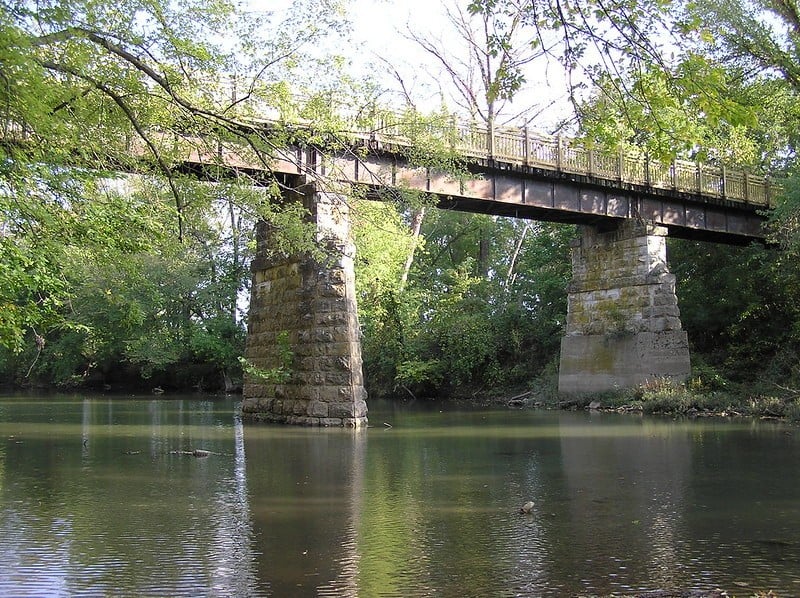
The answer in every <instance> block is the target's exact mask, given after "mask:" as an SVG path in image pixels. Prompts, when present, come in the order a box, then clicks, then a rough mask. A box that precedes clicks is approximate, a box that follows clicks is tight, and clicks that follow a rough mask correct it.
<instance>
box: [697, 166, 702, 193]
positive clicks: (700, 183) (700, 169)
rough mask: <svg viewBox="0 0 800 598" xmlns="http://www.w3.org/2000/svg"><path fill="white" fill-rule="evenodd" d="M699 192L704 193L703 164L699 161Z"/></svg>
mask: <svg viewBox="0 0 800 598" xmlns="http://www.w3.org/2000/svg"><path fill="white" fill-rule="evenodd" d="M697 194H698V195H702V194H703V165H702V164H701V163H700V162H698V163H697Z"/></svg>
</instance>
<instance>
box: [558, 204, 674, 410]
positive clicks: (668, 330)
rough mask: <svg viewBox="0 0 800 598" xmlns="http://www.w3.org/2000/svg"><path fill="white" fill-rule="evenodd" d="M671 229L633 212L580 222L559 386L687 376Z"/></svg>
mask: <svg viewBox="0 0 800 598" xmlns="http://www.w3.org/2000/svg"><path fill="white" fill-rule="evenodd" d="M666 235H667V230H666V228H664V227H660V226H655V225H653V224H649V223H643V222H641V221H638V220H635V219H628V220H622V221H619V223H618V224H617V225H616V226H615V227H613V228H612V229H610V230H609V229H608V228H606V229H605V230H602V229H598V228H597V227H594V226H582V227H581V238H580V239H579V240H578V241H576V242H575V243H574V245H573V248H572V276H573V279H572V283H571V285H570V287H569V289H568V293H569V296H568V304H567V305H568V307H567V327H566V336H565V337H564V338H563V339H562V341H561V365H560V368H559V380H558V390H559V392H561V393H567V394H570V393H572V394H575V393H589V392H600V391H606V390H615V389H620V388H631V387H634V386H636V385H638V384H641V383H643V382H646V381H648V380H653V379H656V378H671V379H675V380H684V379H686V378H687V377H688V376H689V344H688V340H687V335H686V332H685V331H684V330H682V328H681V320H680V311H679V309H678V299H677V297H676V295H675V276H674V275H673V274H670V272H669V269H668V267H667V249H666Z"/></svg>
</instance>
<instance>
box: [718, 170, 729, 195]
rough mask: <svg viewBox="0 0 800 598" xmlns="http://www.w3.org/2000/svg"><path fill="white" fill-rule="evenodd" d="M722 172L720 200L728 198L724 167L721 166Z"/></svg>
mask: <svg viewBox="0 0 800 598" xmlns="http://www.w3.org/2000/svg"><path fill="white" fill-rule="evenodd" d="M720 168H721V170H722V199H725V198H726V197H728V179H727V176H726V174H727V173H726V171H725V165H724V164H723V165H722V166H721V167H720Z"/></svg>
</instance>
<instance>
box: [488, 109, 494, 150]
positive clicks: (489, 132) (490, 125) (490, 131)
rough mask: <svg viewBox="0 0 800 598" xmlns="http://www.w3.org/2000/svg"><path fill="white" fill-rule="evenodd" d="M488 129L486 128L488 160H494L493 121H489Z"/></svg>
mask: <svg viewBox="0 0 800 598" xmlns="http://www.w3.org/2000/svg"><path fill="white" fill-rule="evenodd" d="M488 124H489V127H488V135H489V145H488V146H487V149H488V150H489V159H490V160H491V159H493V158H494V119H491V118H490V119H489V123H488Z"/></svg>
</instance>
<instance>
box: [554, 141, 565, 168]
mask: <svg viewBox="0 0 800 598" xmlns="http://www.w3.org/2000/svg"><path fill="white" fill-rule="evenodd" d="M563 165H564V144H563V142H562V141H561V135H558V136H557V137H556V170H561V169H562V166H563Z"/></svg>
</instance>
